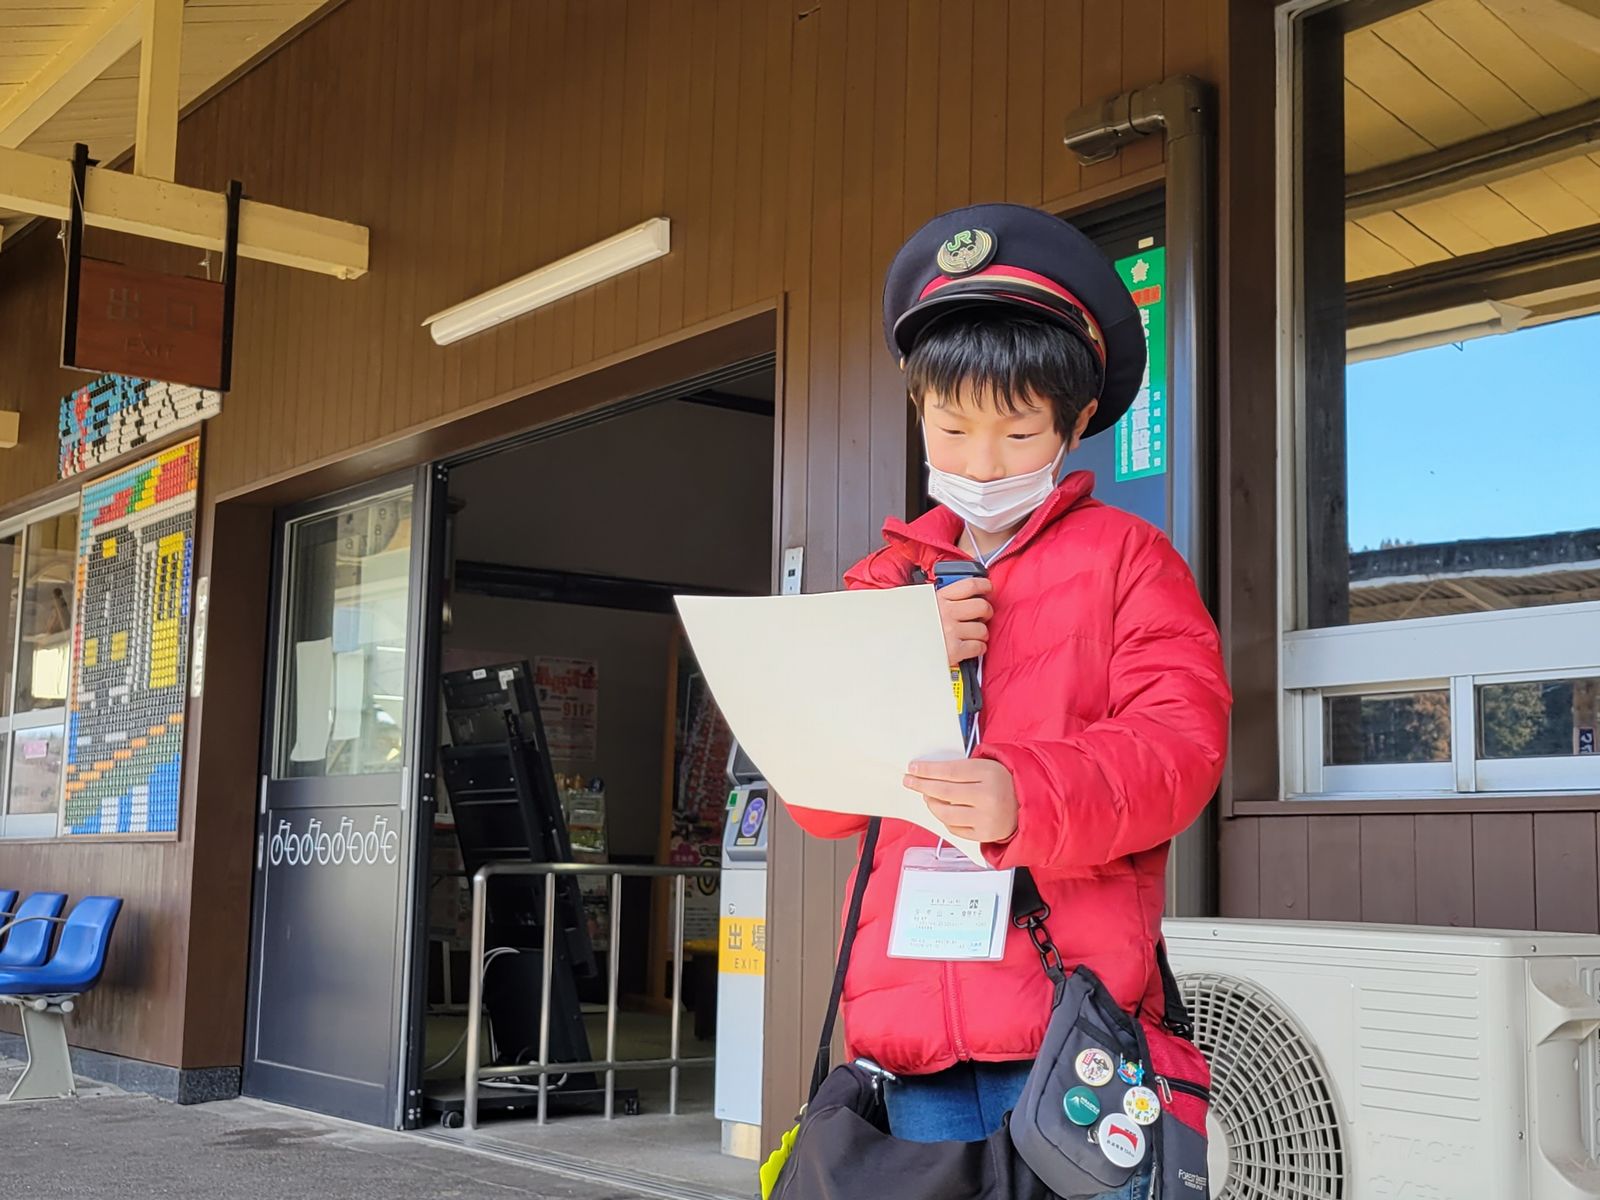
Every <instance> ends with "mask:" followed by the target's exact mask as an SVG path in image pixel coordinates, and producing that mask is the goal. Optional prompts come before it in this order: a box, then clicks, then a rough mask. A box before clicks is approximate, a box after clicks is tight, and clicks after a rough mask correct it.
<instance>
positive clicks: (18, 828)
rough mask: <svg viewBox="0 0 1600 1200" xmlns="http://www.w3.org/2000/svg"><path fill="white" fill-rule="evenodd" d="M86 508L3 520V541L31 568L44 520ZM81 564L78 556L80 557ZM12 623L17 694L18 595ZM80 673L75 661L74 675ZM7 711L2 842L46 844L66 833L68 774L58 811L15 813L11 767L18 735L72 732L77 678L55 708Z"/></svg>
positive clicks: (75, 505) (65, 504)
mask: <svg viewBox="0 0 1600 1200" xmlns="http://www.w3.org/2000/svg"><path fill="white" fill-rule="evenodd" d="M81 507H82V501H81V497H80V495H79V493H77V492H72V493H71V494H69V495H67V496H64V497H62V498H61V499H59V500H54V501H51V502H50V503H48V504H41V505H39V506H38V507H37V508H32V509H29V510H27V511H26V512H22V513H19V514H17V515H16V516H14V517H10V518H8V519H6V520H4V521H0V537H10V536H12V535H13V534H14V535H16V537H17V547H18V554H19V555H20V558H19V560H18V561H19V562H20V563H21V565H22V567H23V568H24V570H26V568H27V565H28V531H29V529H30V528H31V527H32V526H33V525H35V524H37V523H38V522H40V521H44V520H48V519H49V518H51V517H59V516H63V515H65V514H67V513H70V512H77V511H78V510H79V509H80V508H81ZM74 559H76V552H74ZM78 599H79V598H78V596H77V589H76V587H74V590H73V597H72V622H71V624H70V625H69V626H68V627H67V642H68V645H76V643H77V634H78V628H77V626H78ZM10 619H11V622H12V638H11V640H12V647H11V688H12V689H13V691H15V689H16V687H17V685H18V681H19V679H20V674H19V670H20V666H21V661H22V652H23V646H22V603H21V596H20V595H19V596H18V604H17V610H16V612H14V613H12V614H10ZM74 669H75V664H73V662H72V659H71V658H70V656H69V671H71V670H74ZM7 702H8V704H7V711H6V713H5V715H4V716H0V734H3V735H4V736H5V746H6V752H5V755H4V759H3V761H0V843H4V842H14V841H40V840H52V841H53V840H58V839H60V838H61V837H62V836H63V835H62V832H61V819H62V801H63V798H64V796H65V792H64V790H63V786H62V785H63V784H64V783H65V772H63V773H62V776H61V777H60V778H58V779H57V780H56V797H55V808H54V809H53V810H52V811H51V812H48V813H12V812H11V811H10V804H11V768H12V756H13V755H14V754H15V753H16V745H17V734H18V732H19V731H20V732H26V731H27V730H29V729H42V728H46V727H48V726H52V725H59V726H61V727H62V728H63V730H64V731H65V730H66V729H68V728H70V724H71V722H70V721H69V719H68V717H69V714H70V713H71V711H72V695H71V675H70V674H69V676H68V694H67V698H66V699H65V700H64V701H63V702H62V703H61V704H60V705H59V706H57V707H55V708H40V709H33V710H31V711H29V712H25V713H18V712H16V711H15V709H16V697H15V695H12V696H10V697H8V698H7Z"/></svg>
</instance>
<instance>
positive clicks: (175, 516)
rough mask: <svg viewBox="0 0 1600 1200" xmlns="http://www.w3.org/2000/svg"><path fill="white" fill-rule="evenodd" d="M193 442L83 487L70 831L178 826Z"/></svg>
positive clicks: (194, 483) (194, 486)
mask: <svg viewBox="0 0 1600 1200" xmlns="http://www.w3.org/2000/svg"><path fill="white" fill-rule="evenodd" d="M199 482H200V443H199V441H198V440H193V441H188V442H185V443H183V444H182V445H180V446H174V447H173V448H172V449H170V450H166V451H163V452H162V453H161V454H158V455H156V456H154V457H153V458H147V459H145V460H144V461H143V462H140V463H138V464H136V465H134V466H131V467H129V468H127V469H126V470H124V471H118V472H116V473H115V474H113V475H109V476H107V477H106V478H104V479H98V480H96V481H95V482H93V483H91V484H89V485H88V486H87V487H85V488H84V489H83V509H82V513H81V516H80V519H79V525H78V580H77V582H78V593H77V594H78V621H77V632H76V635H75V637H76V645H75V646H74V648H73V649H74V653H73V664H74V672H73V681H72V698H71V701H70V709H69V713H68V718H67V720H68V728H67V765H66V783H65V790H66V804H65V816H64V821H63V825H64V828H65V831H66V832H67V833H69V834H94V833H168V832H172V831H174V830H176V829H177V828H178V785H179V779H180V776H181V772H182V766H183V714H184V699H185V696H186V694H187V683H188V674H189V671H188V667H189V664H188V651H189V617H190V596H191V595H192V592H193V587H192V583H193V576H194V527H195V498H196V493H197V491H198V488H199Z"/></svg>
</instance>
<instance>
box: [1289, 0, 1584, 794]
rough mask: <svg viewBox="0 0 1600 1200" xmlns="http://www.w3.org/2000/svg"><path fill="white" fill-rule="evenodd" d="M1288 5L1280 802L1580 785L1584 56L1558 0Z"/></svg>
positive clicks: (1573, 788) (1576, 787)
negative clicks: (1542, 1) (1486, 5)
mask: <svg viewBox="0 0 1600 1200" xmlns="http://www.w3.org/2000/svg"><path fill="white" fill-rule="evenodd" d="M1302 8H1304V9H1305V11H1302V12H1301V13H1299V14H1297V15H1295V16H1294V17H1293V18H1292V20H1291V21H1289V22H1288V23H1287V24H1286V25H1285V26H1284V27H1283V28H1284V29H1285V30H1286V32H1287V35H1288V37H1287V40H1286V41H1285V42H1284V43H1282V44H1281V46H1280V52H1281V53H1283V54H1285V55H1286V56H1287V63H1288V70H1286V71H1284V72H1282V73H1281V78H1282V79H1283V80H1284V82H1285V85H1286V88H1285V90H1284V91H1283V93H1282V94H1281V96H1280V98H1279V99H1280V106H1281V108H1282V110H1283V111H1284V112H1286V113H1289V114H1290V117H1289V120H1288V121H1286V122H1285V123H1284V125H1283V127H1282V129H1281V130H1280V135H1281V136H1280V142H1279V161H1280V163H1281V164H1282V169H1283V176H1284V178H1285V179H1286V180H1287V181H1288V182H1289V185H1290V186H1289V187H1288V188H1287V189H1286V190H1285V193H1284V198H1285V201H1286V203H1287V204H1288V205H1289V210H1288V212H1287V213H1286V214H1285V216H1286V218H1287V219H1286V221H1285V222H1284V224H1283V226H1282V228H1283V229H1284V230H1285V232H1286V235H1287V236H1286V239H1285V240H1284V241H1283V242H1282V243H1281V245H1282V249H1283V265H1284V270H1285V272H1286V284H1288V285H1289V286H1288V287H1287V289H1286V293H1285V294H1286V295H1288V296H1289V297H1290V300H1289V303H1290V309H1289V311H1288V312H1287V313H1286V314H1285V320H1284V322H1283V328H1284V329H1285V331H1286V334H1287V337H1286V340H1285V342H1284V343H1283V353H1284V359H1285V362H1286V365H1287V369H1286V370H1285V372H1284V379H1285V380H1286V391H1285V394H1284V395H1283V397H1282V402H1283V407H1282V417H1283V424H1282V429H1283V431H1284V437H1285V440H1284V443H1283V454H1282V455H1281V462H1282V469H1283V471H1284V479H1283V489H1282V495H1283V496H1284V508H1283V510H1282V519H1283V521H1284V522H1285V525H1286V526H1287V531H1288V533H1289V534H1290V540H1289V542H1287V543H1286V544H1292V547H1293V551H1292V553H1291V554H1289V555H1288V556H1287V561H1286V563H1285V572H1284V574H1285V578H1286V584H1287V591H1288V594H1287V597H1286V600H1287V602H1286V604H1285V606H1284V611H1285V624H1286V628H1285V630H1284V633H1283V647H1282V649H1283V654H1282V658H1281V665H1282V679H1283V687H1284V696H1283V708H1282V712H1283V714H1284V725H1283V729H1284V736H1283V740H1282V746H1281V748H1282V751H1283V759H1282V762H1283V788H1284V793H1285V794H1287V795H1292V796H1299V795H1346V794H1350V795H1363V794H1364V795H1390V796H1395V795H1403V794H1420V793H1427V794H1437V793H1445V794H1448V793H1457V794H1462V795H1471V794H1474V793H1487V792H1517V793H1522V792H1529V791H1546V792H1553V791H1567V792H1577V793H1584V794H1592V793H1594V792H1596V791H1600V753H1597V752H1596V750H1595V749H1594V745H1595V738H1596V733H1597V727H1600V719H1597V715H1596V699H1595V689H1596V686H1597V685H1596V677H1597V676H1600V489H1597V488H1596V487H1595V486H1594V467H1593V465H1592V464H1593V460H1594V446H1595V444H1596V433H1595V431H1594V427H1595V421H1596V413H1600V372H1597V371H1596V370H1595V369H1594V366H1593V358H1594V347H1595V346H1597V345H1600V155H1597V154H1595V153H1593V151H1594V145H1593V143H1592V142H1591V141H1589V140H1587V139H1586V138H1584V137H1583V136H1580V134H1581V131H1582V130H1583V129H1586V128H1588V127H1589V126H1590V125H1592V124H1593V119H1594V118H1593V110H1594V108H1595V106H1596V105H1600V46H1587V45H1579V44H1576V43H1574V42H1573V41H1572V39H1571V36H1570V29H1568V28H1566V27H1564V26H1563V24H1562V22H1563V21H1564V20H1565V18H1563V17H1562V16H1561V12H1562V11H1563V10H1562V9H1561V6H1559V5H1532V4H1529V5H1501V6H1497V7H1495V10H1494V12H1493V13H1492V14H1488V13H1486V12H1480V13H1479V16H1481V17H1482V18H1483V19H1482V20H1480V19H1479V17H1477V16H1472V14H1471V13H1468V12H1467V11H1466V9H1468V8H1474V10H1475V11H1476V8H1475V6H1472V5H1465V6H1464V5H1462V4H1461V3H1458V2H1457V0H1414V2H1410V3H1398V4H1368V3H1362V2H1359V0H1353V2H1349V3H1338V2H1336V3H1330V4H1323V5H1320V6H1316V7H1309V6H1302ZM1552 47H1559V48H1560V56H1559V57H1560V62H1559V65H1557V63H1556V60H1555V59H1552V58H1551V57H1550V51H1551V48H1552ZM1486 81H1487V82H1486ZM1584 81H1587V82H1584ZM1490 83H1492V84H1493V87H1489V86H1488V84H1490ZM1553 134H1554V135H1555V136H1552V135H1553ZM1418 681H1425V682H1423V683H1419V682H1418Z"/></svg>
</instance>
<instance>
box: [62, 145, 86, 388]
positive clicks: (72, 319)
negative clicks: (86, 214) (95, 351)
mask: <svg viewBox="0 0 1600 1200" xmlns="http://www.w3.org/2000/svg"><path fill="white" fill-rule="evenodd" d="M88 178H89V147H88V146H86V145H84V144H83V143H82V142H79V143H78V144H77V145H75V146H73V148H72V194H71V195H70V196H69V197H68V198H67V298H66V303H65V304H64V305H63V306H62V326H61V365H62V366H64V367H65V366H69V365H71V364H72V363H73V362H75V361H76V360H77V357H78V276H79V273H80V268H81V266H82V264H83V191H84V187H85V185H86V184H87V182H88Z"/></svg>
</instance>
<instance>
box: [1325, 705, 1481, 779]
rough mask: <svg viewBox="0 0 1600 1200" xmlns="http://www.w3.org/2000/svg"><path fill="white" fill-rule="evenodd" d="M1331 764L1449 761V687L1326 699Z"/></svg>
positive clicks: (1340, 765) (1343, 765)
mask: <svg viewBox="0 0 1600 1200" xmlns="http://www.w3.org/2000/svg"><path fill="white" fill-rule="evenodd" d="M1324 705H1325V712H1326V716H1325V720H1326V722H1327V724H1326V728H1327V734H1326V736H1325V738H1324V741H1323V746H1324V750H1325V752H1326V755H1327V757H1326V758H1325V759H1324V762H1325V763H1326V764H1327V765H1328V766H1335V767H1354V766H1367V765H1373V766H1376V765H1386V764H1391V763H1447V762H1449V761H1450V692H1449V691H1448V689H1445V688H1438V689H1429V690H1427V691H1416V692H1390V693H1388V694H1381V695H1364V696H1329V697H1328V698H1327V699H1326V700H1325V701H1324Z"/></svg>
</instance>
